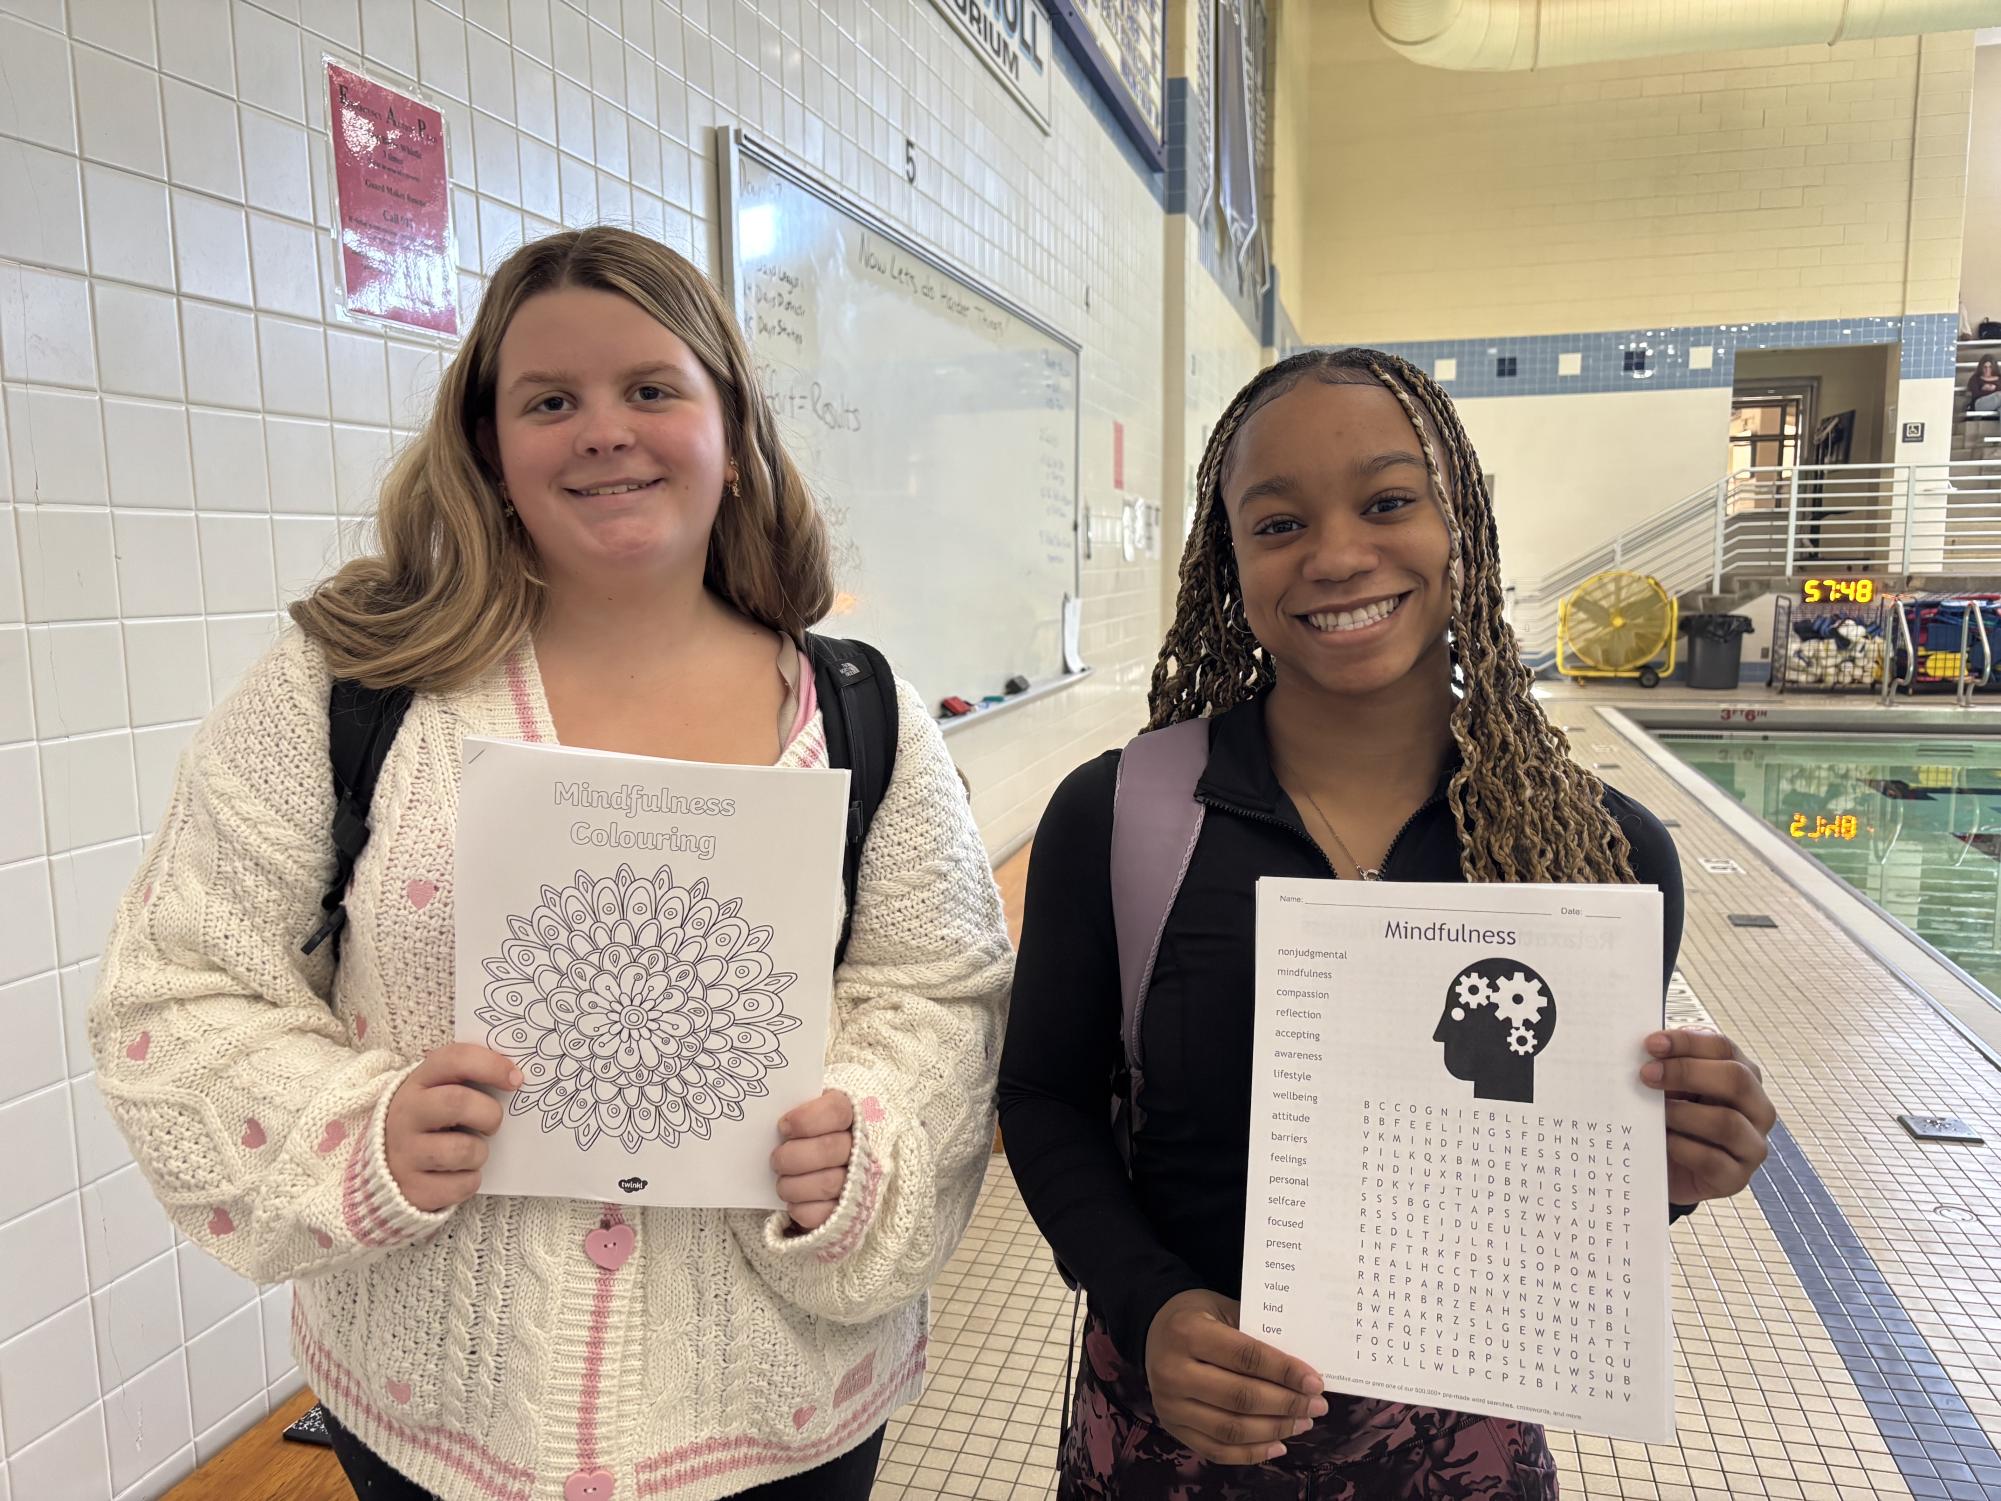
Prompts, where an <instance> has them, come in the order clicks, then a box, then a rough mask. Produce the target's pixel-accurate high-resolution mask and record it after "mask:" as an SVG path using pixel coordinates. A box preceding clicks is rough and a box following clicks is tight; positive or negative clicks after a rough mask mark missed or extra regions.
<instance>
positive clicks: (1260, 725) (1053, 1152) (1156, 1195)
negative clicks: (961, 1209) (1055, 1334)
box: [1000, 699, 1683, 1361]
mask: <svg viewBox="0 0 2001 1501" xmlns="http://www.w3.org/2000/svg"><path fill="white" fill-rule="evenodd" d="M1118 760H1119V756H1118V753H1117V752H1108V753H1106V754H1105V755H1103V756H1100V757H1098V758H1097V759H1095V760H1092V761H1089V762H1086V763H1085V764H1084V765H1083V766H1080V767H1078V768H1077V770H1076V771H1074V772H1072V773H1071V774H1070V775H1069V777H1067V778H1066V779H1065V780H1064V782H1063V784H1062V786H1061V787H1059V788H1058V789H1057V791H1056V795H1055V796H1054V798H1052V799H1051V801H1050V804H1049V808H1048V810H1047V811H1046V812H1045V813H1044V815H1043V818H1042V822H1041V825H1040V827H1039V828H1038V830H1037V832H1036V837H1035V850H1034V855H1033V857H1032V860H1031V864H1030V868H1029V877H1028V893H1027V906H1026V911H1025V915H1024V922H1023V928H1022V941H1021V949H1020V953H1019V956H1018V958H1017V961H1016V967H1015V981H1014V999H1013V1006H1012V1010H1011V1013H1010V1017H1009V1022H1008V1032H1007V1044H1006V1048H1005V1051H1004V1053H1003V1055H1002V1058H1001V1068H1000V1113H1001V1129H1002V1135H1003V1138H1004V1139H1005V1142H1006V1146H1007V1155H1008V1161H1009V1164H1010V1165H1011V1167H1012V1168H1013V1170H1014V1175H1015V1179H1016V1181H1017V1182H1018V1183H1019V1184H1020V1187H1021V1192H1022V1198H1023V1200H1024V1201H1025V1202H1026V1203H1027V1205H1028V1208H1029V1212H1030V1213H1031V1214H1032V1215H1033V1216H1034V1218H1035V1222H1036V1224H1037V1225H1038V1226H1039V1227H1040V1228H1041V1230H1042V1233H1043V1235H1044V1236H1045V1237H1046V1238H1047V1239H1048V1241H1049V1243H1050V1245H1051V1247H1052V1248H1053V1249H1054V1250H1055V1252H1056V1255H1057V1257H1058V1259H1059V1260H1060V1261H1061V1262H1062V1263H1063V1265H1064V1267H1065V1268H1066V1269H1067V1270H1068V1271H1069V1272H1070V1273H1071V1275H1072V1276H1073V1277H1074V1278H1075V1279H1076V1280H1077V1281H1078V1282H1079V1283H1080V1284H1081V1285H1082V1286H1083V1287H1084V1289H1085V1290H1086V1292H1087V1293H1088V1294H1089V1296H1090V1300H1091V1307H1092V1309H1093V1311H1094V1312H1096V1313H1097V1314H1098V1316H1099V1317H1100V1318H1102V1319H1103V1320H1104V1321H1105V1323H1106V1324H1107V1326H1108V1327H1109V1329H1110V1331H1111V1334H1112V1337H1113V1339H1114V1340H1115V1341H1116V1342H1117V1344H1118V1346H1119V1348H1120V1350H1121V1351H1122V1352H1123V1353H1124V1354H1125V1355H1126V1357H1127V1358H1128V1359H1130V1360H1133V1361H1144V1359H1145V1356H1146V1336H1147V1331H1148V1329H1149V1328H1150V1327H1151V1325H1152V1323H1153V1318H1154V1315H1155V1314H1156V1313H1158V1312H1159V1310H1160V1307H1161V1305H1162V1304H1164V1303H1165V1302H1167V1300H1168V1299H1169V1298H1172V1297H1174V1296H1175V1295H1176V1294H1178V1293H1182V1292H1185V1291H1187V1290H1189V1289H1191V1288H1198V1287H1199V1288H1208V1289H1211V1290H1213V1291H1216V1292H1220V1293H1222V1294H1224V1295H1226V1296H1228V1297H1236V1296H1238V1295H1239V1292H1240V1279H1241V1274H1242V1263H1243V1238H1244V1205H1245V1197H1246V1185H1247V1178H1248V1162H1249V1152H1250V1107H1251V1101H1250V1091H1251V1071H1252V1060H1251V1053H1252V1042H1253V1026H1254V999H1253V997H1254V983H1253V982H1254V977H1255V972H1256V966H1255V951H1254V936H1255V919H1256V890H1257V882H1258V879H1259V878H1260V877H1263V876H1296V877H1307V878H1325V877H1327V876H1328V875H1329V874H1331V872H1330V869H1329V867H1328V864H1327V861H1326V857H1325V856H1324V855H1323V854H1322V853H1321V851H1320V849H1319V847H1318V846H1317V845H1315V844H1314V842H1313V840H1312V838H1311V836H1310V835H1309V834H1308V833H1307V831H1306V827H1305V825H1304V824H1303V823H1302V822H1301V821H1300V818H1299V815H1298V813H1297V812H1296V811H1295V810H1294V808H1293V805H1292V802H1291V799H1290V798H1289V797H1287V795H1286V793H1285V791H1284V789H1283V788H1281V787H1280V786H1279V783H1278V779H1277V777H1276V776H1275V775H1274V774H1273V772H1272V769H1271V757H1270V753H1269V749H1268V745H1267V742H1266V739H1265V728H1264V702H1263V700H1262V699H1258V700H1254V701H1253V702H1251V703H1248V704H1245V705H1242V706H1240V707H1238V708H1236V709H1234V710H1231V711H1230V712H1228V713H1226V714H1223V715H1220V716H1218V717H1217V719H1216V720H1215V721H1214V722H1213V725H1212V728H1211V741H1210V756H1209V764H1208V767H1207V770H1206V771H1205V772H1204V774H1203V777H1202V779H1201V781H1200V783H1199V784H1198V786H1197V789H1196V796H1197V798H1198V800H1200V801H1202V802H1203V803H1205V804H1206V805H1207V809H1208V811H1207V815H1206V817H1205V819H1204V822H1203V827H1202V834H1201V838H1200V840H1199V842H1198V843H1197V845H1196V849H1195V853H1194V856H1193V858H1192V859H1191V860H1190V862H1189V868H1188V872H1187V874H1186V876H1185V878H1184V879H1183V882H1182V886H1181V891H1180V894H1179V896H1178V897H1177V898H1176V900H1175V904H1174V907H1173V910H1172V912H1171V914H1170V915H1169V919H1168V922H1167V926H1166V928H1165V930H1164V932H1163V933H1162V935H1161V943H1160V948H1159V953H1158V956H1157V958H1156V961H1155V966H1154V971H1153V979H1152V984H1151V987H1150V989H1149V992H1148V997H1147V1002H1146V1010H1145V1013H1144V1017H1143V1036H1142V1039H1141V1048H1142V1056H1143V1057H1144V1059H1145V1061H1146V1085H1145V1095H1144V1100H1143V1103H1144V1107H1145V1125H1144V1128H1143V1130H1142V1131H1141V1132H1140V1133H1139V1134H1138V1136H1137V1137H1136V1139H1135V1141H1134V1148H1133V1157H1132V1171H1131V1174H1130V1176H1128V1173H1127V1169H1126V1165H1125V1163H1124V1162H1123V1161H1122V1160H1121V1158H1120V1156H1119V1153H1118V1149H1117V1147H1116V1145H1115V1142H1114V1138H1113V1134H1112V1130H1111V1126H1110V1104H1111V1100H1112V1091H1113V1087H1114V1082H1113V1081H1114V1078H1115V1075H1116V1073H1117V1072H1118V1070H1119V1069H1120V1067H1121V1066H1122V1062H1123V1058H1122V1049H1121V1046H1120V1041H1119V1022H1120V1001H1119V994H1120V992H1119V965H1118V945H1117V939H1116V937H1115V934H1114V931H1113V923H1112V895H1111V868H1110V854H1111V834H1112V800H1113V793H1114V790H1115V786H1116V780H1117V775H1118ZM1443 786H1444V784H1443V782H1441V783H1440V788H1439V792H1438V793H1437V794H1435V795H1434V796H1433V798H1432V799H1431V800H1430V801H1429V802H1427V803H1426V804H1425V805H1424V806H1423V807H1422V808H1421V809H1419V811H1418V813H1417V814H1416V816H1415V817H1413V818H1412V820H1411V821H1410V823H1409V824H1408V825H1407V826H1406V827H1405V829H1404V831H1403V832H1402V834H1400V835H1399V836H1398V839H1397V841H1396V844H1395V845H1394V846H1393V847H1392V849H1391V852H1390V854H1389V856H1388V858H1387V859H1386V860H1385V862H1384V869H1383V875H1384V878H1385V879H1386V880H1391V881H1456V880H1459V879H1460V878H1461V877H1460V867H1459V856H1460V842H1459V833H1458V828H1457V826H1456V824H1455V823H1454V820H1453V817H1452V814H1451V810H1450V809H1449V808H1448V807H1447V806H1446V804H1445V802H1444V798H1443ZM1605 805H1606V808H1607V809H1608V811H1610V812H1611V813H1612V815H1613V816H1614V817H1615V818H1617V819H1618V821H1619V823H1620V825H1621V827H1622V828H1623V829H1624V830H1625V832H1626V835H1627V838H1628V839H1629V840H1630V841H1631V843H1632V847H1633V869H1634V874H1635V876H1636V878H1637V879H1638V880H1639V881H1640V882H1641V883H1643V884H1648V885H1654V886H1658V887H1659V888H1660V890H1661V893H1662V897H1663V907H1664V910H1665V929H1664V933H1663V939H1664V948H1663V962H1664V964H1665V967H1666V969H1667V970H1668V971H1672V969H1673V968H1674V963H1675V958H1676V955H1677V953H1678V952H1679V949H1680V944H1681V928H1682V904H1683V894H1682V881H1681V862H1680V859H1679V857H1678V856H1677V855H1676V853H1675V848H1674V842H1673V840H1672V839H1670V838H1669V836H1668V833H1667V831H1666V830H1665V829H1664V828H1662V827H1661V824H1660V822H1659V820H1658V819H1656V818H1655V817H1654V816H1653V815H1652V814H1651V813H1649V812H1647V811H1646V809H1644V808H1642V807H1640V806H1639V805H1638V804H1637V803H1634V802H1632V801H1631V800H1630V799H1628V798H1625V797H1623V796H1621V795H1620V794H1618V793H1616V792H1612V791H1610V790H1608V791H1607V792H1606V795H1605ZM1663 981H1664V982H1665V975H1664V976H1663Z"/></svg>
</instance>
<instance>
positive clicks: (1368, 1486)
mask: <svg viewBox="0 0 2001 1501" xmlns="http://www.w3.org/2000/svg"><path fill="white" fill-rule="evenodd" d="M1081 1354H1082V1359H1081V1360H1080V1361H1079V1362H1078V1367H1079V1368H1078V1372H1077V1394H1076V1395H1077V1401H1076V1411H1075V1414H1074V1416H1073V1417H1072V1419H1071V1423H1070V1431H1069V1433H1068V1434H1066V1435H1065V1437H1064V1442H1063V1454H1062V1459H1061V1466H1060V1468H1061V1482H1060V1484H1059V1486H1058V1488H1057V1492H1056V1494H1057V1497H1058V1501H1556V1462H1555V1460H1553V1459H1551V1458H1550V1453H1549V1445H1548V1444H1546V1443H1544V1442H1543V1436H1542V1429H1541V1428H1540V1427H1539V1426H1537V1425H1536V1424H1534V1423H1518V1422H1514V1421H1512V1420H1509V1419H1504V1418H1482V1417H1475V1416H1472V1415H1471V1414H1468V1413H1461V1412H1443V1411H1440V1410H1439V1409H1437V1408H1433V1407H1410V1406H1406V1405H1404V1404H1402V1403H1399V1402H1378V1401H1374V1400H1372V1399H1369V1398H1364V1397H1341V1396H1334V1395H1331V1394H1330V1395H1329V1397H1328V1399H1327V1400H1328V1403H1329V1408H1328V1413H1327V1416H1326V1417H1324V1418H1322V1419H1321V1420H1320V1421H1319V1422H1318V1423H1316V1424H1315V1425H1314V1426H1313V1427H1312V1428H1311V1429H1309V1430H1308V1431H1307V1432H1305V1433H1303V1434H1301V1435H1300V1436H1299V1437H1298V1438H1296V1439H1293V1440H1292V1441H1291V1442H1290V1443H1288V1444H1287V1445H1286V1453H1285V1457H1284V1458H1283V1459H1280V1460H1278V1461H1277V1462H1276V1463H1274V1464H1268V1465H1257V1466H1245V1465H1217V1464H1210V1463H1209V1462H1208V1461H1206V1460H1204V1459H1201V1458H1200V1457H1198V1456H1197V1455H1196V1454H1195V1453H1194V1452H1193V1451H1191V1450H1189V1449H1187V1448H1186V1447H1184V1446H1183V1445H1182V1444H1181V1442H1180V1441H1179V1440H1177V1439H1176V1438H1175V1437H1174V1436H1173V1435H1172V1434H1170V1433H1168V1432H1167V1430H1166V1429H1164V1428H1161V1427H1159V1426H1157V1423H1156V1420H1155V1418H1154V1413H1153V1404H1152V1400H1151V1399H1150V1397H1149V1396H1148V1394H1147V1389H1146V1373H1145V1371H1143V1370H1140V1369H1137V1368H1134V1367H1130V1366H1128V1365H1127V1364H1126V1362H1125V1360H1124V1359H1123V1358H1122V1357H1121V1356H1120V1355H1119V1352H1118V1349H1117V1347H1116V1346H1114V1345H1113V1343H1112V1340H1111V1336H1110V1335H1109V1334H1107V1333H1106V1332H1105V1328H1104V1326H1103V1325H1102V1324H1100V1323H1099V1322H1098V1321H1097V1320H1096V1319H1095V1318H1094V1319H1092V1320H1091V1321H1090V1323H1089V1324H1088V1326H1087V1327H1086V1329H1085V1331H1084V1348H1083V1350H1082V1352H1081Z"/></svg>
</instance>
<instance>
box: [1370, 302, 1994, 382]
mask: <svg viewBox="0 0 2001 1501" xmlns="http://www.w3.org/2000/svg"><path fill="white" fill-rule="evenodd" d="M1958 335H1959V320H1958V318H1957V317H1956V316H1955V315H1954V314H1952V313H1912V314H1908V315H1894V316H1886V317H1871V318H1803V319H1797V320H1794V321H1790V322H1783V323H1702V324H1686V325H1682V326H1680V327H1674V328H1628V329H1607V330H1598V331H1593V332H1587V333H1567V334H1533V335H1527V336H1524V337H1518V338H1495V339H1427V340H1420V341H1415V342H1411V343H1404V344H1384V345H1382V346H1380V347H1381V348H1383V349H1385V350H1386V351H1388V352H1389V353H1391V354H1396V355H1401V356H1402V357H1403V358H1405V359H1407V360H1409V361H1410V362H1411V363H1412V364H1414V365H1416V366H1417V367H1418V368H1419V369H1421V370H1426V371H1431V372H1433V373H1436V371H1437V369H1438V362H1439V361H1440V360H1453V361H1456V362H1457V369H1456V370H1455V371H1454V372H1453V374H1452V376H1451V377H1450V378H1449V379H1444V380H1443V381H1442V384H1443V385H1444V386H1445V389H1446V390H1448V391H1450V392H1451V393H1452V395H1453V397H1454V398H1455V399H1460V400H1464V399H1467V398H1474V397H1482V396H1579V395H1584V394H1587V393H1593V392H1606V391H1689V390H1701V389H1708V388H1713V387H1717V386H1725V387H1727V386H1729V385H1730V384H1731V383H1732V381H1733V380H1734V379H1735V374H1736V365H1737V355H1738V352H1739V351H1741V350H1746V349H1812V348H1822V347H1825V346H1828V345H1842V344H1894V345H1897V346H1898V351H1899V359H1898V370H1899V374H1900V375H1901V377H1902V378H1903V379H1905V380H1933V379H1947V380H1949V379H1951V378H1952V376H1953V370H1954V362H1955V360H1956V359H1957V357H1958V343H1957V341H1958ZM1705 350H1706V351H1707V355H1706V356H1704V354H1703V353H1702V352H1703V351H1705ZM1566 355H1571V356H1575V360H1574V363H1575V365H1576V367H1577V368H1576V373H1575V374H1572V375H1565V374H1563V373H1562V371H1563V369H1564V368H1565V361H1564V358H1563V357H1564V356H1566ZM1702 358H1707V360H1708V365H1707V367H1706V368H1704V367H1701V366H1699V365H1698V363H1697V361H1698V360H1699V359H1702ZM1503 359H1512V360H1513V361H1514V362H1515V363H1514V369H1515V372H1516V373H1515V374H1514V375H1512V376H1504V375H1501V374H1499V373H1498V371H1499V369H1501V368H1503V367H1502V366H1501V364H1500V362H1501V361H1502V360H1503ZM1635 364H1637V365H1639V366H1640V368H1637V369H1636V368H1631V367H1632V366H1634V365H1635Z"/></svg>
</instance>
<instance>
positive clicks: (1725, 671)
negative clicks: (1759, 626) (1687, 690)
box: [1682, 615, 1751, 688]
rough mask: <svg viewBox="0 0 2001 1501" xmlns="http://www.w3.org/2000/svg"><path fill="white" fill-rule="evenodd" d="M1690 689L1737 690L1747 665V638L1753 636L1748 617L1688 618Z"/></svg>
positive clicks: (1686, 627) (1685, 628)
mask: <svg viewBox="0 0 2001 1501" xmlns="http://www.w3.org/2000/svg"><path fill="white" fill-rule="evenodd" d="M1682 628H1683V629H1684V630H1686V631H1687V632H1688V686H1689V687H1691V688H1735V687H1736V686H1737V678H1738V669H1739V668H1740V667H1741V666H1742V665H1743V661H1744V638H1745V637H1746V636H1747V635H1749V634H1750V633H1751V617H1750V616H1748V615H1687V616H1684V617H1683V618H1682Z"/></svg>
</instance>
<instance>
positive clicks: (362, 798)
mask: <svg viewBox="0 0 2001 1501" xmlns="http://www.w3.org/2000/svg"><path fill="white" fill-rule="evenodd" d="M414 696H415V690H414V689H411V688H407V687H403V688H370V687H367V686H366V685H364V684H362V683H357V682H355V681H354V680H353V679H352V678H339V679H336V680H335V682H334V685H333V692H332V693H331V694H330V695H329V696H328V699H327V759H328V760H329V761H331V762H332V763H333V787H334V816H333V847H334V874H333V880H332V882H331V883H330V884H329V885H328V886H327V893H326V895H325V896H323V897H321V898H320V910H321V911H323V912H324V913H326V920H325V921H324V922H322V923H321V924H320V925H319V927H317V928H315V929H314V930H313V935H312V937H310V938H308V939H307V940H306V941H305V942H304V943H303V944H301V945H300V949H299V951H300V952H301V953H305V954H310V953H312V952H313V950H314V949H316V948H318V947H319V946H320V945H321V944H323V943H325V942H326V941H327V940H328V939H332V940H333V952H334V958H335V960H336V962H338V960H339V958H340V934H341V929H342V928H345V927H346V926H347V884H348V882H349V881H351V880H353V879H354V862H355V861H356V860H358V859H359V858H361V852H362V851H363V850H364V849H366V848H367V847H368V834H369V825H368V808H369V804H370V803H372V802H374V801H375V779H376V778H377V777H379V776H381V775H382V763H383V762H384V761H386V760H388V759H389V747H390V746H392V745H394V744H395V743H396V732H397V730H399V729H401V728H402V725H403V716H404V714H405V713H407V712H408V711H409V708H410V700H411V698H412V697H414Z"/></svg>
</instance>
